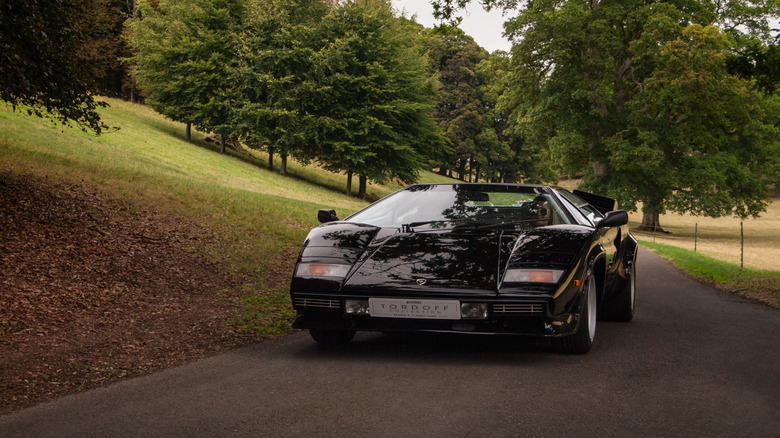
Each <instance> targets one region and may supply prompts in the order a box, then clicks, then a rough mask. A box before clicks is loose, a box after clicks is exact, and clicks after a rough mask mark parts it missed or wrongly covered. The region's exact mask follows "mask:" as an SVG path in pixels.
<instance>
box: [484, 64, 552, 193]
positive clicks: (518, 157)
mask: <svg viewBox="0 0 780 438" xmlns="http://www.w3.org/2000/svg"><path fill="white" fill-rule="evenodd" d="M510 67H511V58H510V57H509V55H508V54H507V53H506V52H500V51H496V52H494V53H492V54H491V55H490V58H488V59H486V60H483V61H482V62H480V63H479V64H478V65H477V66H476V73H477V83H478V88H477V91H478V93H479V100H480V101H481V102H482V104H483V106H484V107H485V109H486V112H485V114H484V115H483V117H482V119H483V122H484V123H483V127H482V131H481V132H480V133H479V135H478V136H477V139H476V146H477V151H478V154H477V160H476V166H477V169H476V170H477V174H479V170H480V169H483V171H484V176H485V178H486V179H488V180H490V181H493V182H520V181H522V182H530V183H543V182H551V181H557V174H556V173H555V172H554V171H553V170H552V167H551V164H552V161H551V159H550V156H549V153H548V151H547V149H546V148H543V147H539V145H534V144H533V143H530V142H526V141H524V139H523V137H522V135H521V134H519V133H517V132H515V130H514V129H513V127H512V126H510V124H509V116H510V114H511V109H512V108H513V107H514V105H515V103H514V102H513V101H512V100H511V99H512V98H513V97H516V95H515V94H514V93H512V92H511V91H512V89H511V87H510V85H509V83H508V82H507V79H508V77H509V73H510Z"/></svg>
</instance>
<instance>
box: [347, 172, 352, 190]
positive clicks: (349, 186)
mask: <svg viewBox="0 0 780 438" xmlns="http://www.w3.org/2000/svg"><path fill="white" fill-rule="evenodd" d="M347 196H352V171H351V170H350V171H348V172H347Z"/></svg>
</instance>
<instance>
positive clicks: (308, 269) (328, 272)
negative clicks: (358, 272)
mask: <svg viewBox="0 0 780 438" xmlns="http://www.w3.org/2000/svg"><path fill="white" fill-rule="evenodd" d="M349 268H350V265H339V264H334V263H300V264H298V268H297V269H296V270H295V276H296V277H329V278H344V277H346V276H347V273H348V272H349Z"/></svg>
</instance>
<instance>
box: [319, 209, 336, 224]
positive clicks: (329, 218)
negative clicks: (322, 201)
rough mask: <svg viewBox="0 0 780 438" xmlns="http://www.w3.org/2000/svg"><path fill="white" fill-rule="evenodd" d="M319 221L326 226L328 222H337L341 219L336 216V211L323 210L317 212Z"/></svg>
mask: <svg viewBox="0 0 780 438" xmlns="http://www.w3.org/2000/svg"><path fill="white" fill-rule="evenodd" d="M317 220H318V221H320V223H322V224H324V223H326V222H333V221H337V220H339V217H338V216H336V210H326V209H324V208H323V209H322V210H320V211H318V212H317Z"/></svg>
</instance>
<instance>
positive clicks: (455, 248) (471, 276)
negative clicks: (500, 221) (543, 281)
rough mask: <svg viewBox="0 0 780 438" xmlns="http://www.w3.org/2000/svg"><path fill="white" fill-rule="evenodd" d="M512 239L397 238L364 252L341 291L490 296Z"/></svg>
mask: <svg viewBox="0 0 780 438" xmlns="http://www.w3.org/2000/svg"><path fill="white" fill-rule="evenodd" d="M516 239H517V236H511V235H504V236H501V235H499V234H498V233H490V234H482V233H472V234H458V233H451V232H445V233H399V234H396V235H393V236H391V237H389V238H388V239H387V240H385V241H384V242H383V243H382V244H381V245H378V246H377V247H376V248H374V249H373V251H371V250H369V251H368V252H367V253H366V255H365V256H364V258H363V260H361V261H360V262H359V266H358V267H357V269H356V270H355V271H354V272H353V273H352V274H351V275H350V277H349V278H348V279H347V281H346V282H345V284H344V286H343V291H344V292H346V293H349V292H350V291H354V292H356V293H357V292H358V291H363V292H368V291H369V290H372V291H377V290H392V291H398V292H400V291H418V292H423V291H424V292H426V293H435V292H437V291H442V292H443V291H445V290H446V292H447V293H450V294H452V293H457V292H458V290H463V291H464V292H466V291H468V292H469V293H474V292H475V290H482V291H485V292H486V293H491V292H492V293H494V292H495V291H496V282H497V278H498V275H499V272H498V271H499V265H500V264H502V265H503V264H504V263H505V262H506V260H508V258H509V252H510V251H511V248H512V247H513V246H514V243H515V240H516ZM499 241H500V242H501V244H499ZM499 252H500V253H501V254H499ZM501 259H503V260H504V263H500V260H501Z"/></svg>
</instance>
